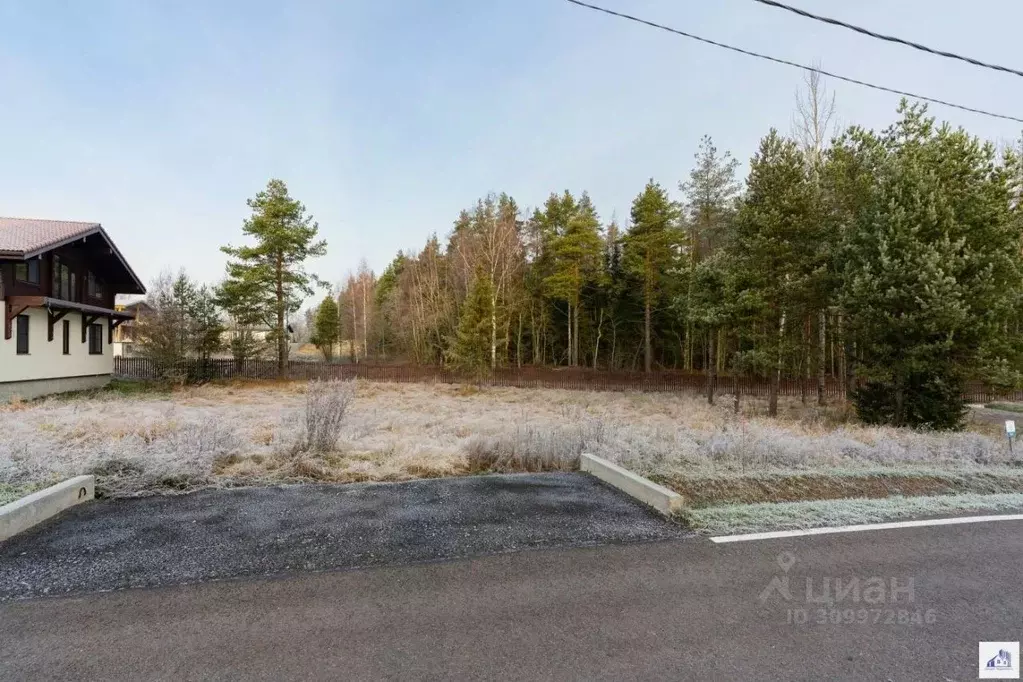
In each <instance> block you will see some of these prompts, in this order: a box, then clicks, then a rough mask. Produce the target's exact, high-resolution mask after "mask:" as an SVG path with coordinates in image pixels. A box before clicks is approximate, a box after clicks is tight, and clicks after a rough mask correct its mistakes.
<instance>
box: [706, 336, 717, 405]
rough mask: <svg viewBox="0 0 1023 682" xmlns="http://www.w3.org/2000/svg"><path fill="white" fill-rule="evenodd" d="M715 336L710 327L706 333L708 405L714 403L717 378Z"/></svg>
mask: <svg viewBox="0 0 1023 682" xmlns="http://www.w3.org/2000/svg"><path fill="white" fill-rule="evenodd" d="M715 336H716V334H715V330H714V329H711V330H710V333H708V334H707V352H708V353H709V354H710V356H709V357H708V358H707V404H708V405H713V404H714V387H715V384H717V380H718V375H717V370H718V366H717V358H716V357H715V355H716V354H717V343H716V339H715V338H714V337H715Z"/></svg>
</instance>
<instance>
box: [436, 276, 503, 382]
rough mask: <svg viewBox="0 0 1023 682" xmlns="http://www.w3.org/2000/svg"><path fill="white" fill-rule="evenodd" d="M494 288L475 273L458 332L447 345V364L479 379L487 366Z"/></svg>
mask: <svg viewBox="0 0 1023 682" xmlns="http://www.w3.org/2000/svg"><path fill="white" fill-rule="evenodd" d="M492 296H493V285H492V284H491V282H490V278H489V277H488V276H487V274H486V273H485V272H484V271H483V270H482V268H480V269H478V270H477V271H476V275H475V277H474V278H473V281H472V284H471V285H470V287H469V296H468V298H466V299H465V302H464V303H463V304H462V309H461V312H460V314H459V316H458V329H457V330H456V332H455V337H454V338H453V339H451V340H450V342H449V344H448V352H447V361H448V363H449V364H450V365H451V366H452V367H454V368H456V369H459V370H461V371H464V372H466V373H469V374H472V375H473V376H475V377H477V378H479V377H481V376H482V375H483V374H484V373H485V372H486V370H487V367H488V366H489V364H490V302H491V300H492Z"/></svg>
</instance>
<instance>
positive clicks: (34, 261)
mask: <svg viewBox="0 0 1023 682" xmlns="http://www.w3.org/2000/svg"><path fill="white" fill-rule="evenodd" d="M33 265H35V279H32V266H33ZM19 268H24V271H25V275H24V277H22V276H21V275H19V274H18V270H19ZM41 279H42V277H41V268H40V266H39V257H38V256H37V257H35V258H29V259H27V260H23V261H17V262H16V263H15V264H14V281H15V282H18V283H20V284H31V285H32V286H36V287H37V286H39V284H40V280H41Z"/></svg>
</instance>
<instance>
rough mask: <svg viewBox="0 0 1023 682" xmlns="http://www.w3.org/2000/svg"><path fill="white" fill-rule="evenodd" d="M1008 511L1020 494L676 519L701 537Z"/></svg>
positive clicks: (735, 510)
mask: <svg viewBox="0 0 1023 682" xmlns="http://www.w3.org/2000/svg"><path fill="white" fill-rule="evenodd" d="M1014 511H1015V512H1019V511H1023V494H1021V493H1003V494H999V495H972V494H971V495H940V496H925V497H890V498H888V499H884V500H828V501H813V502H780V503H764V504H730V505H719V506H716V507H703V508H699V509H687V510H685V511H684V512H681V513H680V514H679V520H680V521H681V522H682V523H684V524H685V525H687V526H689V527H690V528H692V529H694V530H698V531H700V532H701V533H706V534H709V535H728V534H737V533H759V532H766V531H775V530H793V529H805V528H819V527H824V526H847V525H857V524H863V523H882V522H885V521H893V520H897V519H910V518H920V517H934V516H942V515H946V514H962V513H965V512H1014Z"/></svg>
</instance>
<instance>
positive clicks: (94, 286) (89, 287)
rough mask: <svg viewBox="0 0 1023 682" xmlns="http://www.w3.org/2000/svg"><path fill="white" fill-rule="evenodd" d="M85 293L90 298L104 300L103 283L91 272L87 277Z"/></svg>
mask: <svg viewBox="0 0 1023 682" xmlns="http://www.w3.org/2000/svg"><path fill="white" fill-rule="evenodd" d="M85 293H86V294H87V295H88V296H89V297H90V298H103V283H102V282H101V281H100V280H99V278H98V277H96V275H94V274H92V273H91V272H90V273H88V275H87V276H86V280H85Z"/></svg>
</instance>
